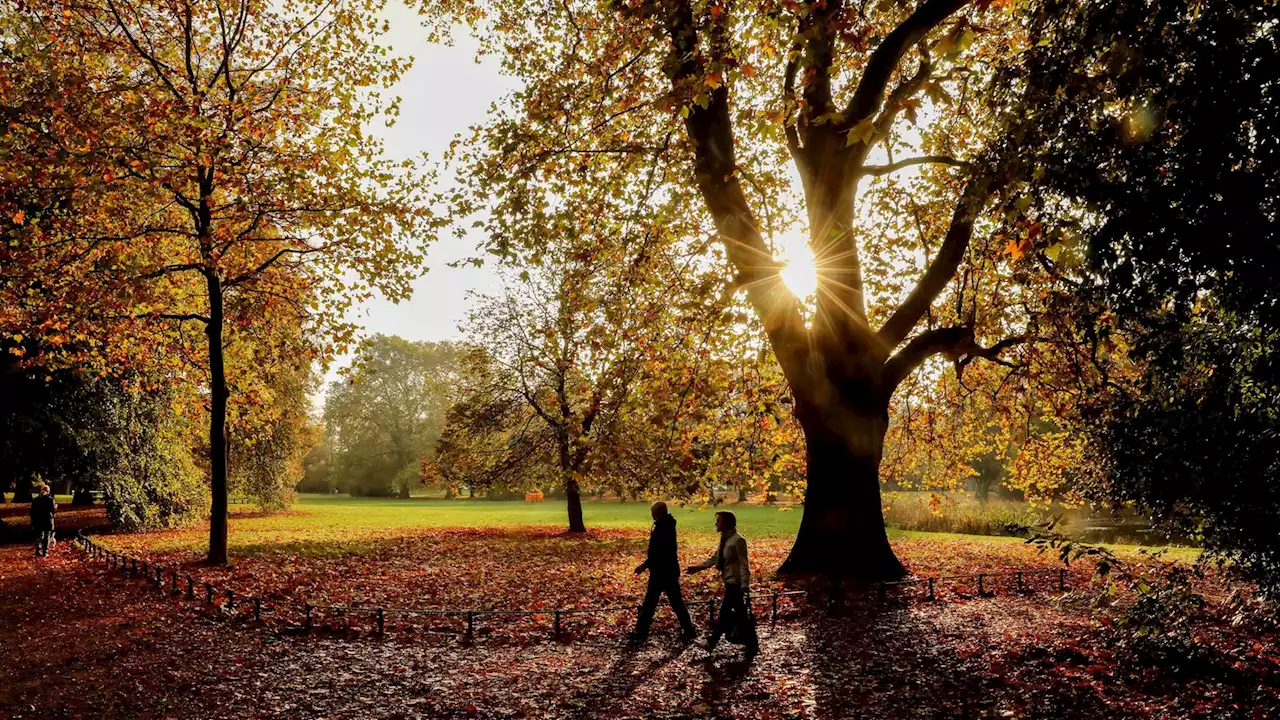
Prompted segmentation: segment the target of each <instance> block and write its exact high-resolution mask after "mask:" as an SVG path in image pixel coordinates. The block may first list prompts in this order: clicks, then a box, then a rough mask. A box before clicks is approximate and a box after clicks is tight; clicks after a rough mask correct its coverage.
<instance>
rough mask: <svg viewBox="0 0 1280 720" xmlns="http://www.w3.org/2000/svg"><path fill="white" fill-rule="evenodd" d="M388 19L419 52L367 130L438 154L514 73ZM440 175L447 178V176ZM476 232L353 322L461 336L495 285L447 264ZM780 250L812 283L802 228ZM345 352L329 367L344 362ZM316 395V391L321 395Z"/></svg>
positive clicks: (397, 16)
mask: <svg viewBox="0 0 1280 720" xmlns="http://www.w3.org/2000/svg"><path fill="white" fill-rule="evenodd" d="M384 16H385V17H386V19H387V20H388V22H389V24H390V32H389V33H388V35H387V37H386V38H385V40H386V42H387V43H388V44H390V45H391V46H392V48H393V49H394V50H395V52H396V53H397V54H399V55H402V56H408V55H412V56H413V57H414V63H413V67H412V68H411V69H410V70H409V72H407V73H406V74H405V75H404V77H403V78H402V79H401V82H400V84H399V85H398V86H397V87H395V88H393V89H392V91H391V92H392V94H395V95H398V96H399V97H400V98H401V107H400V117H399V119H398V121H397V122H396V124H395V126H394V127H391V128H387V127H385V126H384V125H383V124H382V123H381V122H377V123H375V124H374V125H373V126H372V127H371V128H370V130H371V131H372V132H373V133H374V134H376V135H379V136H381V137H382V139H383V140H384V141H385V143H386V149H387V152H388V154H390V155H391V156H392V157H393V158H396V159H410V158H418V157H420V156H421V155H422V153H424V152H425V153H427V154H428V156H429V157H430V158H431V160H432V161H433V162H434V161H438V160H439V159H440V158H441V156H443V154H444V153H445V151H446V150H447V149H448V146H449V143H450V141H452V140H453V139H454V137H455V136H456V135H457V134H459V133H462V132H465V131H466V130H467V129H468V128H469V127H470V126H472V125H475V124H477V123H480V122H482V121H483V120H484V119H485V116H486V114H487V112H488V110H489V108H490V105H491V104H492V103H494V102H496V101H498V100H499V99H501V98H502V97H503V96H504V95H505V94H507V93H508V92H510V91H511V90H513V89H514V88H515V87H516V83H515V81H514V80H512V79H511V78H508V77H504V76H502V75H501V74H500V73H499V68H498V63H497V61H496V60H493V59H486V60H484V61H483V62H481V63H477V62H476V61H475V58H476V47H477V46H476V43H475V42H474V41H472V40H471V38H469V37H468V36H467V33H466V31H465V30H464V29H461V28H460V29H459V30H458V31H457V32H456V33H455V37H454V45H452V46H443V45H433V44H430V43H428V42H427V41H426V35H427V33H426V31H425V30H424V29H423V28H422V26H421V25H420V23H419V19H418V15H417V12H416V11H415V10H413V9H411V8H410V7H408V6H407V5H405V4H403V2H401V0H390V3H389V5H388V6H387V8H386V10H385V11H384ZM441 179H442V181H448V180H449V178H448V177H447V176H443V177H442V178H441ZM477 240H478V238H476V237H475V236H474V235H473V236H470V237H468V238H464V239H458V238H455V237H453V236H452V235H451V234H450V233H448V232H445V233H442V235H441V237H440V239H439V240H438V241H437V242H436V244H435V245H433V246H432V247H431V249H430V251H429V253H428V258H427V265H428V267H429V268H430V270H429V271H428V272H427V274H426V275H424V276H422V277H421V278H419V279H418V280H417V281H416V282H415V283H414V292H413V297H412V298H411V299H410V300H409V301H407V302H403V303H400V304H398V305H397V304H394V303H391V302H388V301H385V300H374V301H371V302H367V303H364V304H363V305H361V306H360V307H359V309H358V312H357V317H355V318H354V320H355V321H356V322H358V323H359V324H360V325H362V326H363V327H364V328H365V330H366V331H367V332H368V333H369V334H373V333H384V334H389V335H399V336H401V337H404V338H407V339H409V340H443V339H453V338H459V337H461V336H462V333H461V331H460V330H459V327H458V326H459V324H460V323H462V322H463V320H464V319H465V316H466V310H467V307H468V301H467V297H466V293H467V291H468V290H477V291H481V292H486V291H493V290H495V289H496V287H497V281H496V277H495V275H494V273H493V271H492V270H491V269H490V268H487V267H486V268H475V267H471V266H468V267H466V268H458V269H455V268H450V267H449V266H448V263H450V262H451V261H454V260H458V259H460V258H463V257H467V256H469V255H471V254H473V253H474V252H475V248H476V243H477ZM778 240H779V248H778V249H779V250H780V251H781V253H782V254H783V256H784V258H785V259H787V260H789V265H790V267H788V268H787V269H786V270H784V271H783V279H784V281H785V282H786V283H787V284H788V285H789V286H791V287H792V288H793V289H795V290H796V291H797V292H799V294H801V295H805V294H808V293H810V292H812V290H813V286H814V270H813V264H812V263H813V255H812V253H811V252H810V251H809V248H808V246H807V244H806V242H805V240H804V235H803V234H802V233H801V232H795V233H791V234H789V235H787V236H785V237H780V238H778ZM348 361H349V358H342V359H340V360H339V361H338V362H337V363H335V365H334V368H333V369H331V370H330V373H329V377H328V378H327V379H326V385H327V381H328V380H332V379H334V378H335V377H336V371H337V368H339V367H341V366H343V365H346V364H347V362H348ZM317 400H319V398H317Z"/></svg>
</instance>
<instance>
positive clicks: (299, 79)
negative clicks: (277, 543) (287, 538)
mask: <svg viewBox="0 0 1280 720" xmlns="http://www.w3.org/2000/svg"><path fill="white" fill-rule="evenodd" d="M379 7H380V5H378V4H377V3H366V2H361V1H358V0H357V1H353V2H345V1H344V2H310V1H309V0H302V1H300V2H290V3H286V4H284V5H280V4H272V3H267V2H263V1H261V0H189V1H187V0H184V1H182V2H177V3H162V2H153V1H152V0H101V1H97V2H88V3H63V2H60V1H58V0H50V1H49V2H43V1H42V2H35V3H25V4H23V5H22V6H20V7H16V8H12V9H10V10H7V11H6V28H7V29H8V30H9V32H10V36H9V38H8V41H9V43H10V46H11V47H14V48H18V49H19V51H18V52H16V53H15V57H16V61H15V62H14V63H11V64H9V65H8V66H7V67H6V83H7V85H8V86H9V87H23V88H32V87H37V86H39V84H40V83H41V82H44V83H45V84H49V81H48V78H56V79H57V80H58V81H59V82H58V86H59V87H60V94H61V96H65V97H66V98H68V99H67V100H65V101H64V100H62V99H55V100H52V101H49V102H47V103H45V104H43V105H39V106H38V110H39V112H38V113H34V114H25V113H23V114H20V115H19V116H18V117H16V118H13V119H11V121H10V123H9V133H8V134H7V135H6V144H7V147H8V155H7V157H6V162H7V165H6V181H7V182H9V183H10V184H11V185H12V186H17V187H36V188H39V187H46V186H48V185H50V184H51V183H53V182H54V181H56V182H57V183H58V184H59V187H61V188H62V189H63V190H64V191H65V196H64V197H63V198H61V201H62V202H63V204H64V205H67V206H69V207H71V208H74V212H70V213H62V214H57V215H56V216H54V215H49V216H42V217H41V218H40V220H41V222H39V223H35V222H30V223H29V222H28V218H27V216H26V213H25V211H24V210H23V208H22V207H18V206H15V205H13V204H9V205H7V206H6V208H5V212H4V215H5V216H6V217H7V218H8V219H9V221H10V222H12V223H13V224H14V225H15V226H16V229H15V231H14V232H15V234H16V235H17V242H16V245H15V246H14V247H11V248H10V254H11V258H12V260H13V261H14V262H16V263H18V264H19V265H21V266H22V267H25V268H28V269H30V271H29V272H27V273H25V274H24V275H23V276H22V277H19V278H17V280H16V281H15V283H12V284H10V285H9V287H7V288H6V294H7V295H9V296H10V297H13V298H16V299H17V300H18V304H19V307H20V308H21V309H22V310H21V311H20V312H12V313H10V315H11V316H12V317H7V318H6V320H8V321H9V323H8V325H9V329H10V330H24V329H25V330H27V332H28V333H32V332H35V331H38V332H40V333H41V334H42V335H43V336H45V337H51V336H54V335H57V336H58V337H69V339H70V340H72V341H74V343H67V344H72V345H75V346H76V347H77V348H82V347H84V346H86V345H87V346H88V347H90V349H91V350H93V354H95V355H97V356H99V357H102V358H105V359H104V360H103V363H104V364H108V365H109V364H111V363H112V362H119V361H128V360H129V359H130V358H131V357H137V355H138V354H141V355H153V354H156V353H160V354H163V352H164V350H163V348H164V347H165V345H164V344H163V342H164V341H166V340H168V339H171V338H173V337H175V336H179V335H181V334H183V333H186V330H185V329H184V326H186V325H191V326H194V327H196V328H198V329H199V332H200V333H202V334H203V335H204V338H205V361H204V368H203V373H202V375H203V377H202V378H201V379H200V380H199V382H200V383H201V385H202V387H203V388H205V389H206V391H207V394H208V446H209V450H208V452H209V457H210V477H211V486H212V499H213V504H212V511H211V523H210V547H209V560H210V562H213V563H222V562H225V561H226V559H227V557H226V555H227V552H226V538H227V487H228V455H229V452H230V443H231V439H230V438H229V437H228V402H229V398H230V396H231V390H230V387H231V384H230V383H229V380H228V360H227V356H226V347H227V343H228V341H229V339H228V327H229V325H235V326H243V327H245V328H247V327H248V326H251V325H253V324H254V323H257V322H268V323H270V322H284V323H294V324H297V325H300V326H302V325H305V326H306V327H307V328H309V329H310V330H311V331H312V332H317V333H321V334H322V335H328V336H329V337H332V338H335V339H336V341H337V343H339V344H341V343H343V342H345V340H346V339H347V338H348V337H349V333H350V328H349V327H347V326H345V325H344V324H343V315H344V313H345V311H346V309H347V308H349V307H350V304H351V303H352V302H353V301H355V300H358V299H361V298H364V297H367V296H368V295H369V294H370V293H371V292H373V291H375V290H379V291H382V292H383V293H385V294H387V295H388V296H390V297H392V298H397V297H403V295H404V294H405V293H407V291H408V280H409V279H410V278H411V277H412V276H413V274H414V271H415V268H416V267H417V266H418V261H419V257H418V255H417V254H416V253H415V252H414V251H412V250H410V249H409V248H408V247H407V246H406V244H405V242H404V241H403V239H404V238H405V237H408V236H411V235H412V234H414V233H416V232H417V231H418V230H419V229H420V228H421V227H422V222H421V221H422V219H423V217H424V215H423V213H422V211H421V210H420V209H419V206H418V205H417V204H416V199H415V198H416V190H415V189H414V185H415V183H416V181H410V179H409V178H408V177H407V176H406V175H405V174H403V173H401V172H398V168H397V166H395V165H394V164H393V163H391V162H389V161H388V160H386V159H385V158H384V157H383V156H382V155H381V146H380V144H379V142H378V141H377V140H375V139H373V138H371V137H370V136H369V135H368V134H367V133H366V130H365V128H366V126H367V124H368V123H369V122H373V121H377V120H379V119H382V118H384V116H385V117H386V118H388V119H389V118H391V117H393V116H394V114H395V104H394V102H392V103H387V102H385V101H384V99H383V98H381V96H380V94H379V91H380V89H381V88H385V87H387V86H389V85H391V84H392V83H393V82H395V80H396V79H397V78H398V77H399V76H400V74H401V72H403V70H404V68H405V64H404V63H403V62H402V61H400V60H399V59H397V58H394V57H391V56H389V55H388V53H387V50H386V48H384V47H382V46H380V45H379V44H378V43H377V39H378V36H379V34H380V32H381V31H382V29H381V28H379V26H378V22H377V20H376V19H375V18H376V17H377V14H378V13H377V10H378V8H379ZM250 296H253V297H255V298H256V302H254V303H241V302H240V301H241V299H243V298H247V297H250ZM238 303H239V304H240V305H243V306H244V307H246V308H249V307H251V308H253V310H252V312H250V313H246V314H235V312H234V308H235V307H236V306H237V304H238ZM69 323H75V324H76V327H77V330H76V332H75V333H74V334H71V333H67V332H65V331H62V332H58V331H59V328H67V327H68V324H69ZM107 338H112V340H111V341H108V340H107ZM49 344H53V345H58V344H59V343H49ZM314 347H315V350H316V352H315V353H314V354H315V356H317V357H318V356H323V355H325V354H326V351H327V350H328V351H331V350H333V349H334V346H333V345H332V344H331V343H330V344H326V343H324V342H317V343H315V344H314Z"/></svg>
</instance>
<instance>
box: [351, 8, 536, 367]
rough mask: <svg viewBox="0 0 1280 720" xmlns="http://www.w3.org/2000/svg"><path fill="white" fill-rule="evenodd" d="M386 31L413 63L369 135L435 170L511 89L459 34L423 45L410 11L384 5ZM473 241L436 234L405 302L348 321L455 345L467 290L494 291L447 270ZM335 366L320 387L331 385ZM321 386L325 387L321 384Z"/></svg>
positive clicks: (487, 281) (487, 280) (369, 306)
mask: <svg viewBox="0 0 1280 720" xmlns="http://www.w3.org/2000/svg"><path fill="white" fill-rule="evenodd" d="M384 14H385V15H386V17H387V20H388V21H389V23H390V26H391V30H390V32H389V33H388V35H387V36H386V38H385V40H386V42H387V43H388V44H389V45H391V46H392V47H393V48H394V50H395V52H396V54H397V55H401V56H409V55H412V56H413V58H414V63H413V67H412V68H411V69H410V70H409V72H407V73H405V75H404V77H403V78H402V79H401V81H400V84H399V85H398V86H396V87H395V88H393V89H392V91H391V93H392V94H394V95H398V96H399V97H400V99H401V103H400V117H399V119H398V120H397V122H396V124H395V126H394V127H391V128H387V127H385V126H384V124H383V123H382V122H381V121H378V122H375V123H373V124H372V125H371V127H370V130H371V132H373V133H374V134H375V135H378V136H381V137H382V139H383V140H384V141H385V143H386V150H387V153H388V154H389V155H390V156H392V157H393V158H395V159H407V158H417V157H420V156H421V155H422V153H424V152H425V153H427V154H428V155H429V156H430V158H431V161H432V162H437V161H439V159H440V158H441V156H442V155H443V154H444V152H445V151H446V150H447V149H448V146H449V142H450V141H451V140H452V139H453V138H454V136H455V135H457V134H458V133H460V132H463V131H465V130H466V129H467V128H468V127H470V126H472V125H474V124H477V123H479V122H481V121H482V120H483V119H484V117H485V114H486V113H487V112H488V110H489V107H490V105H491V104H492V103H493V102H495V101H497V100H499V99H500V98H501V97H502V96H503V95H504V94H506V93H507V92H509V91H510V90H512V89H513V88H514V87H515V83H514V81H513V80H512V79H511V78H507V77H503V76H502V75H500V74H499V72H498V66H497V62H496V61H495V60H492V59H488V60H485V61H484V62H482V63H479V64H477V63H476V62H475V58H476V44H475V43H474V42H473V41H472V40H471V39H470V38H469V37H467V35H466V33H465V31H462V30H459V31H458V32H457V33H456V37H455V42H454V45H453V46H443V45H433V44H430V43H428V42H426V39H425V38H426V34H427V33H426V31H425V30H424V29H423V28H422V27H421V25H420V23H419V20H418V15H417V13H416V11H414V10H411V9H410V8H409V7H407V6H406V5H404V4H403V3H402V2H400V1H399V0H392V1H391V3H390V4H389V5H388V6H387V9H386V11H385V13H384ZM475 246H476V238H474V237H472V238H467V239H463V240H460V239H458V238H455V237H453V236H452V234H451V233H448V232H446V233H442V235H441V237H440V239H439V240H438V241H437V242H436V244H435V245H433V246H432V247H431V249H430V251H429V253H428V258H427V265H428V267H429V268H430V270H429V271H428V272H427V274H426V275H424V276H422V277H421V278H419V279H418V280H417V281H416V282H415V283H414V289H413V297H412V299H410V300H408V301H407V302H401V303H400V304H398V305H396V304H393V303H390V302H387V301H385V300H380V299H379V300H374V301H371V302H367V303H364V304H363V305H361V306H360V307H359V309H358V311H357V315H356V317H355V318H354V320H355V321H356V322H358V323H360V324H361V325H362V326H364V328H365V329H366V330H367V331H368V333H369V334H373V333H385V334H388V335H399V336H401V337H404V338H407V339H410V340H443V339H451V338H458V337H461V333H460V332H459V330H458V325H459V323H460V322H461V321H462V320H463V318H464V316H465V311H466V307H467V302H466V292H467V290H481V291H484V290H490V289H493V288H494V286H495V280H494V275H493V273H492V272H491V271H490V270H488V269H487V268H474V267H468V268H465V269H453V268H450V267H449V266H448V263H449V262H450V261H453V260H457V259H459V258H462V257H467V256H469V255H471V254H472V253H473V252H474V251H475ZM347 361H348V359H347V358H341V359H339V361H338V362H337V363H335V365H334V368H333V369H332V370H331V371H330V373H329V378H328V379H330V380H331V379H333V377H334V376H335V373H336V370H337V368H338V367H341V366H342V365H345V364H346V363H347ZM326 384H327V383H326Z"/></svg>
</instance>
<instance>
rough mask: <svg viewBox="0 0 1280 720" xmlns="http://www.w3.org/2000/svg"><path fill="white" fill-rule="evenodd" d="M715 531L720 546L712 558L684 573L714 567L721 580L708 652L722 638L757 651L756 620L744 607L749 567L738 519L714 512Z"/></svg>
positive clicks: (749, 573) (725, 513)
mask: <svg viewBox="0 0 1280 720" xmlns="http://www.w3.org/2000/svg"><path fill="white" fill-rule="evenodd" d="M716 530H719V531H720V546H719V547H718V548H716V552H715V554H714V555H712V556H711V557H709V558H707V559H706V560H703V561H702V562H701V563H698V564H697V565H691V566H689V567H688V568H686V569H685V572H686V573H688V574H690V575H692V574H694V573H697V572H701V571H703V570H706V569H707V568H710V567H714V568H715V569H717V570H719V571H720V578H721V579H722V580H723V581H724V599H723V600H721V601H720V617H718V618H717V619H716V626H715V628H713V629H712V631H711V635H710V637H708V638H707V641H706V642H705V643H699V645H701V646H702V647H704V648H706V649H707V650H714V649H715V647H716V645H718V644H719V643H720V638H721V636H724V635H727V636H728V638H729V640H730V642H734V643H737V644H739V645H745V646H746V648H747V652H750V653H754V652H756V650H757V649H759V641H758V639H757V637H756V626H755V621H754V619H753V618H752V616H751V610H750V608H748V607H747V593H748V592H749V591H750V589H751V567H750V566H749V565H748V564H747V541H746V540H745V539H744V538H743V537H742V536H741V535H739V534H738V518H737V517H736V516H735V515H734V514H733V513H731V512H728V511H723V512H718V513H716Z"/></svg>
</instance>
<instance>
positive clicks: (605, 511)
mask: <svg viewBox="0 0 1280 720" xmlns="http://www.w3.org/2000/svg"><path fill="white" fill-rule="evenodd" d="M670 510H671V513H672V514H673V515H675V517H676V520H677V522H678V527H679V530H680V532H681V534H682V535H684V536H686V537H698V538H699V539H704V540H705V539H708V538H714V537H715V534H716V532H715V513H716V510H730V511H732V512H733V513H734V514H735V515H736V516H737V517H738V527H739V528H740V529H741V531H742V534H743V535H744V536H746V537H748V538H755V539H779V540H781V539H789V538H793V537H795V534H796V530H797V528H799V526H800V517H801V514H802V513H803V511H804V509H803V507H800V506H796V507H791V506H783V507H768V506H764V505H734V504H731V505H721V506H718V507H715V508H713V507H710V506H706V505H703V506H699V505H687V506H680V505H677V504H676V503H674V502H673V503H671V504H670ZM233 512H235V513H238V516H233V518H232V533H231V546H232V548H233V549H234V548H236V547H240V548H243V549H250V548H256V547H258V546H260V545H261V544H262V538H263V536H264V535H267V536H270V537H274V538H277V539H278V540H279V541H280V542H290V541H297V540H303V539H315V538H317V537H322V536H330V537H333V538H334V539H335V540H338V541H343V540H345V541H351V540H354V539H356V538H358V537H359V536H361V535H368V536H371V537H382V536H386V535H388V534H401V533H403V532H405V531H413V530H415V529H420V528H476V529H483V528H507V529H515V528H560V529H563V528H564V527H566V525H567V523H568V519H567V516H566V510H565V504H564V501H563V500H547V501H545V502H540V503H530V502H524V501H520V500H511V501H501V500H434V499H425V498H413V499H410V500H402V499H399V498H358V497H349V496H346V495H319V494H315V495H312V494H303V495H299V496H298V503H297V504H296V505H295V506H294V507H293V509H292V510H291V511H289V512H286V513H280V514H275V515H267V516H263V515H260V514H257V513H255V512H253V510H252V508H249V507H247V506H242V507H238V508H233ZM582 512H583V516H584V518H585V521H586V524H587V527H588V528H589V529H593V530H644V531H647V530H648V529H649V527H650V525H651V520H650V518H649V503H648V502H634V503H624V502H595V501H587V502H584V503H583V506H582ZM889 537H890V538H893V539H900V538H918V539H930V540H957V541H966V542H988V543H1015V544H1016V543H1021V542H1023V541H1022V540H1021V539H1020V538H1014V537H1001V536H991V535H965V534H960V533H942V532H922V531H915V530H899V529H897V528H893V527H890V528H889ZM196 539H198V540H200V541H202V540H203V536H202V535H198V536H197V538H196ZM172 542H173V544H172V545H169V544H162V545H160V546H158V549H159V548H174V549H176V548H177V547H180V546H181V545H182V544H185V543H183V542H179V541H178V538H173V540H172ZM1106 547H1109V548H1111V549H1112V550H1115V551H1119V552H1122V553H1125V552H1128V553H1132V552H1137V551H1138V550H1139V549H1140V547H1141V546H1138V545H1107V546H1106ZM1168 552H1169V555H1170V556H1171V557H1174V558H1176V559H1179V560H1187V561H1192V560H1194V559H1195V558H1196V557H1197V556H1198V555H1199V550H1196V549H1193V548H1177V547H1175V548H1168Z"/></svg>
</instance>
